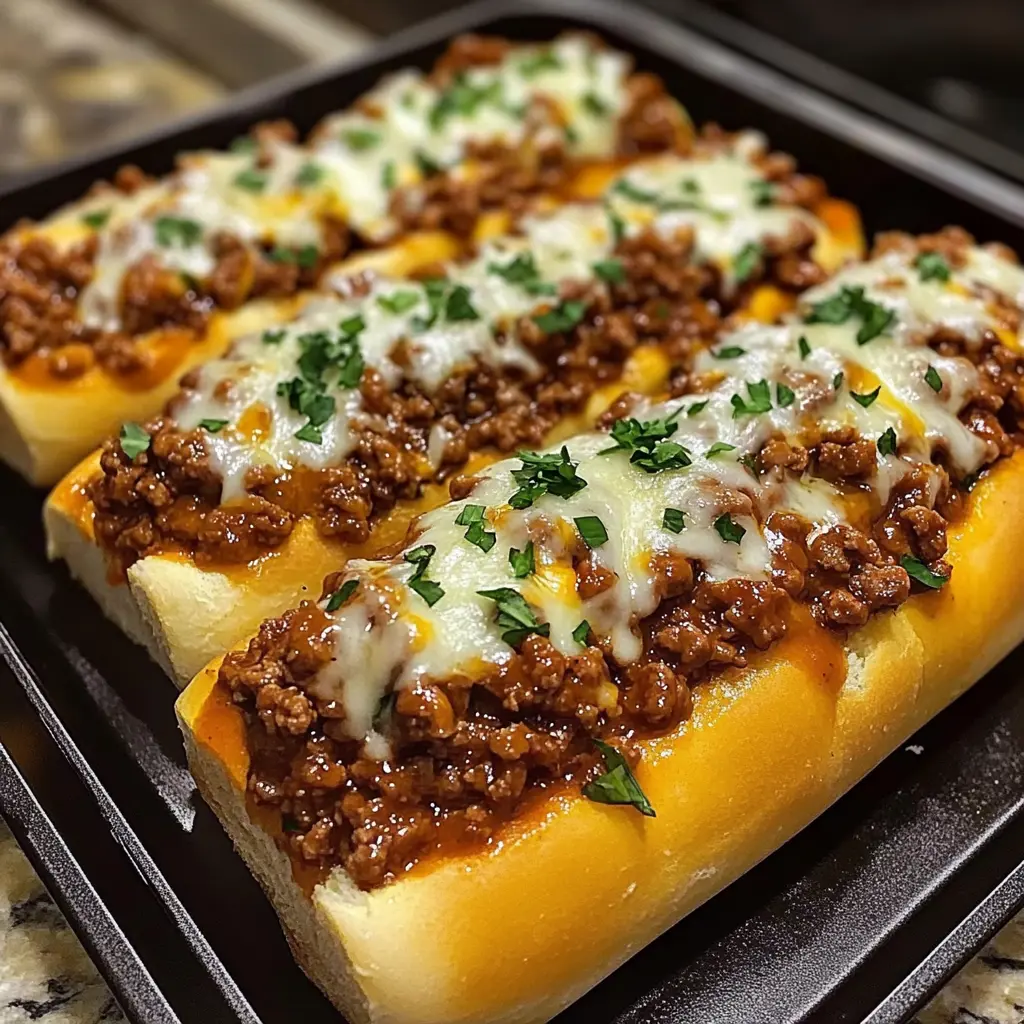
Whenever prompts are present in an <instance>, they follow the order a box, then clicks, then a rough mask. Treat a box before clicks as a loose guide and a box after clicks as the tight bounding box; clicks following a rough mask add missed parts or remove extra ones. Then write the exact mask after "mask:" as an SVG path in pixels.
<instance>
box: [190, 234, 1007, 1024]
mask: <svg viewBox="0 0 1024 1024" xmlns="http://www.w3.org/2000/svg"><path fill="white" fill-rule="evenodd" d="M1022 301H1024V272H1022V271H1021V269H1020V268H1019V267H1018V266H1017V265H1016V263H1015V261H1013V260H1011V258H1010V254H1008V253H1007V252H1005V251H1004V250H1002V249H1000V248H981V247H977V246H975V245H974V244H973V242H972V240H971V239H970V238H969V237H967V236H966V235H964V234H963V233H962V232H959V231H956V230H953V229H948V230H947V231H945V232H943V233H942V234H940V235H935V236H926V237H922V238H919V239H912V238H910V237H908V236H902V235H889V236H883V237H882V238H881V239H880V240H879V243H878V245H877V246H876V250H875V253H874V254H873V257H872V259H870V260H869V261H867V262H864V263H859V264H854V265H852V266H850V267H848V268H846V269H844V270H842V271H840V272H839V273H838V274H836V275H835V276H834V277H832V278H831V279H830V280H828V281H826V282H824V283H823V284H821V285H820V286H818V287H816V288H814V289H811V290H809V291H808V292H806V293H804V294H803V295H802V296H800V298H799V299H798V301H797V304H796V307H795V309H793V311H792V312H791V313H790V314H789V315H788V316H786V317H785V318H784V319H783V321H782V322H781V323H777V324H757V323H745V324H742V325H739V326H735V325H733V326H730V328H729V329H727V330H725V331H723V332H721V333H720V335H719V336H718V337H717V338H716V340H715V343H714V344H713V345H712V346H710V347H708V348H697V347H695V348H694V349H692V350H691V351H690V352H689V353H688V356H687V358H686V359H685V360H684V365H683V366H682V367H681V368H680V369H681V372H679V373H678V374H677V375H676V377H675V379H674V385H673V391H674V394H673V395H672V396H671V397H670V398H668V399H666V400H660V401H659V400H652V399H650V398H642V397H638V396H624V397H623V399H622V400H621V401H620V402H619V403H618V404H617V405H616V406H615V407H614V408H613V409H611V410H609V412H608V414H607V415H606V417H605V420H604V429H603V430H599V431H594V432H590V433H584V434H581V435H578V436H576V437H574V438H570V439H568V440H566V441H565V442H564V443H563V444H560V445H555V446H553V447H550V448H548V449H545V450H541V451H521V452H520V453H518V455H517V456H516V457H514V458H510V459H507V460H505V461H502V462H499V463H495V464H492V465H491V466H489V467H486V468H484V469H482V470H480V471H478V472H475V473H473V474H471V475H469V476H465V477H461V478H459V479H457V480H456V481H454V482H453V485H452V493H453V498H454V499H455V500H453V501H452V502H451V503H449V504H448V505H444V506H441V507H439V508H436V509H433V510H431V511H429V512H427V513H425V514H424V515H422V516H421V517H420V518H419V519H418V520H417V521H415V522H414V523H413V524H412V527H411V530H410V534H409V537H408V538H407V540H406V543H405V545H404V546H402V547H401V548H399V549H396V550H395V552H394V553H393V554H389V555H387V556H385V557H379V558H376V559H360V560H351V561H349V562H348V563H347V565H345V567H344V568H343V569H342V570H341V571H339V572H337V573H335V574H334V575H333V576H331V577H329V578H328V579H327V580H326V581H325V585H324V589H323V594H322V597H321V599H320V600H319V601H316V602H313V601H307V602H304V603H303V604H302V605H300V606H299V607H297V608H295V609H293V610H292V611H290V612H287V613H286V614H284V615H283V616H280V617H278V618H275V619H272V620H270V621H267V622H266V623H264V624H263V626H262V627H261V628H260V630H259V632H258V634H257V635H256V636H255V637H254V638H253V639H252V640H250V642H249V643H248V644H247V645H246V646H244V647H242V648H240V649H238V650H235V651H233V652H231V653H229V654H228V655H226V656H224V657H222V658H219V659H217V660H216V661H215V662H214V663H212V664H211V666H210V667H209V668H208V669H206V670H205V671H204V672H203V673H201V674H200V675H199V676H197V678H196V679H195V680H194V681H193V683H192V684H191V686H190V687H189V688H188V689H187V690H186V692H185V693H184V694H183V695H182V697H181V698H180V699H179V702H178V712H179V718H180V720H181V723H182V728H183V731H184V733H185V738H186V745H187V747H188V750H189V757H190V763H191V766H192V769H193V773H194V774H195V776H196V778H197V780H198V782H199V784H200V788H201V789H202V790H203V792H204V794H205V795H206V797H207V799H208V800H209V801H210V802H211V804H212V806H213V807H214V809H215V810H216V811H217V813H218V814H219V816H220V817H221V820H222V821H223V822H224V824H225V825H226V827H227V828H228V830H229V832H230V834H231V836H232V838H233V839H234V841H235V842H236V844H237V845H238V847H239V849H240V851H241V852H242V854H243V855H244V856H245V857H246V859H247V861H248V863H249V864H250V866H251V867H252V869H253V870H254V872H255V873H256V874H257V876H258V877H259V878H260V880H261V881H262V882H263V884H264V885H265V887H266V888H267V889H268V892H269V893H270V895H271V898H272V899H273V900H274V903H275V906H276V908H277V910H278V912H279V914H280V915H281V918H282V921H283V922H284V925H285V927H286V930H287V931H288V933H289V937H290V939H291V941H292V945H293V949H294V950H295V951H296V954H297V956H298V957H299V959H300V961H301V962H302V964H303V966H304V967H305V968H306V970H307V971H308V972H309V973H310V975H311V976H312V977H313V979H314V980H315V981H316V982H317V983H318V984H319V985H321V987H322V988H324V990H325V991H326V992H327V994H328V995H329V996H330V997H331V998H332V1000H334V1002H335V1003H336V1004H337V1005H338V1006H339V1008H341V1009H342V1010H343V1011H344V1012H345V1013H346V1014H347V1015H348V1017H349V1018H350V1019H352V1020H357V1021H389V1022H397V1021H402V1022H407V1021H408V1022H413V1021H415V1022H419V1024H425V1022H435V1021H436V1022H441V1021H451V1020H461V1021H480V1022H483V1021H488V1022H491V1021H540V1020H546V1019H549V1018H550V1017H551V1016H553V1015H554V1014H555V1013H557V1012H558V1011H559V1010H560V1009H562V1008H563V1007H564V1006H565V1005H567V1004H568V1003H569V1002H570V1001H571V1000H572V999H573V998H575V997H576V996H578V995H579V994H581V993H582V992H583V991H585V990H586V989H587V988H588V987H590V986H591V985H593V984H595V983H596V982H597V981H598V980H600V978H601V977H603V976H604V975H605V974H607V973H608V972H609V971H610V970H612V969H613V968H614V967H615V966H617V965H618V964H619V963H621V962H623V961H624V960H625V959H626V958H628V957H629V956H630V955H631V954H632V953H633V952H635V951H636V950H637V949H638V948H639V947H640V946H642V945H643V944H644V943H646V942H648V941H650V940H651V939H652V938H654V937H655V936H656V935H657V934H658V933H659V932H661V931H662V930H663V929H665V928H666V927H668V926H670V925H671V924H672V923H674V922H675V921H676V920H678V919H679V917H681V916H682V915H683V914H685V913H687V912H688V911H689V910H691V909H693V908H694V907H695V906H696V905H698V904H699V903H700V902H702V901H703V900H705V899H706V898H708V897H709V896H710V895H712V894H713V893H714V892H716V891H718V890H719V889H720V888H722V887H723V886H724V885H726V884H728V883H729V882H730V881H731V880H732V879H733V878H735V877H736V876H737V875H738V874H740V873H741V872H742V871H744V870H746V869H747V868H748V867H750V866H751V865H752V864H753V863H755V862H756V861H757V860H758V859H760V858H761V857H763V856H765V855H766V854H767V853H768V852H770V851H771V850H773V849H774V848H776V847H777V846H778V845H779V844H780V843H781V842H782V841H784V840H785V839H787V838H788V837H789V836H791V835H792V834H793V833H794V832H796V831H797V830H799V829H800V828H801V827H803V825H805V824H806V823H807V822H808V821H809V820H810V819H811V818H812V817H813V816H814V815H816V814H817V813H819V812H820V811H821V810H822V809H824V807H826V806H827V805H828V804H829V803H830V802H832V801H833V800H834V799H836V797H838V796H839V795H840V794H841V793H842V792H844V791H845V790H846V789H847V788H849V786H851V785H852V784H853V783H854V782H855V781H856V780H857V779H858V778H859V777H860V776H861V775H862V774H863V773H864V772H865V771H867V770H868V769H869V768H870V767H872V766H873V765H874V764H875V763H876V762H877V761H878V760H879V759H880V758H882V757H883V756H885V754H887V753H888V752H889V751H891V750H892V749H893V748H894V747H895V746H896V745H898V744H899V743H901V742H902V741H903V740H904V739H905V738H906V737H907V736H908V735H909V734H910V733H911V732H912V731H913V730H914V729H915V728H916V727H918V726H919V725H920V724H921V723H922V722H924V721H925V720H927V718H928V717H930V716H931V715H932V714H934V713H935V712H936V711H937V710H939V709H940V708H941V707H943V706H945V704H947V703H948V702H949V701H950V700H952V699H953V698H954V697H955V696H957V695H958V694H959V693H960V692H962V690H963V689H964V688H966V687H967V686H969V685H970V684H971V683H972V682H973V681H975V680H976V679H977V678H979V677H980V675H981V674H983V673H984V671H986V670H987V669H988V668H989V667H990V666H991V665H992V664H994V663H995V661H997V660H998V659H999V658H1000V657H1002V655H1003V654H1005V653H1006V652H1007V651H1008V650H1009V648H1010V647H1012V646H1013V645H1014V644H1015V643H1017V642H1018V641H1019V640H1020V639H1021V637H1022V636H1024V611H1022V610H1021V609H1022V607H1024V604H1022V599H1024V585H1022V584H1021V583H1020V581H1019V573H1017V572H1016V570H1015V569H1014V568H1012V567H1010V566H1008V565H1007V562H1008V561H1012V560H1008V559H1006V557H1005V551H1006V549H1007V545H1009V544H1010V543H1012V535H1013V533H1014V531H1015V530H1016V522H1017V521H1018V517H1019V516H1020V515H1021V513H1022V512H1024V463H1022V461H1021V456H1020V454H1019V453H1018V452H1017V451H1016V449H1017V439H1018V438H1019V436H1020V433H1019V428H1020V420H1021V417H1022V416H1024V403H1022V401H1021V398H1020V383H1021V380H1022V374H1024V359H1022V358H1021V356H1020V354H1019V340H1020V324H1021V321H1020V313H1021V302H1022ZM593 851H599V853H596V854H595V853H594V852H593ZM599 914H600V915H602V917H601V920H602V924H603V926H602V928H601V929H599V930H598V931H597V933H595V931H594V929H593V928H592V927H591V925H590V922H591V921H592V920H593V919H595V917H596V916H597V915H599ZM439 917H440V918H441V919H442V920H451V921H457V922H458V927H457V928H456V927H452V928H441V929H439V928H438V927H437V922H438V919H439ZM496 965H500V969H498V970H496V969H495V967H496Z"/></svg>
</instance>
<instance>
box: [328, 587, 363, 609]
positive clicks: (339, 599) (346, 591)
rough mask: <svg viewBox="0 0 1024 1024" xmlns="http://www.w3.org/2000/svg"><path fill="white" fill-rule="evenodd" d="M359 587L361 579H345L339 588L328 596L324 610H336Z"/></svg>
mask: <svg viewBox="0 0 1024 1024" xmlns="http://www.w3.org/2000/svg"><path fill="white" fill-rule="evenodd" d="M358 589H359V580H345V582H344V583H342V585H341V586H340V587H338V589H337V590H336V591H335V592H334V593H333V594H331V596H330V597H329V598H327V604H326V605H325V606H324V610H325V611H328V612H336V611H337V610H338V609H339V608H340V607H341V606H342V605H343V604H345V603H346V602H347V601H348V599H349V598H350V597H351V596H352V595H353V594H354V593H355V592H356V591H357V590H358Z"/></svg>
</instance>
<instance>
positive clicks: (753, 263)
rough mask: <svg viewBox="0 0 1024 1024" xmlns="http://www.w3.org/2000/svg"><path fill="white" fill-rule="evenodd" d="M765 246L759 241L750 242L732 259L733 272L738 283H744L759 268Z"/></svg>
mask: <svg viewBox="0 0 1024 1024" xmlns="http://www.w3.org/2000/svg"><path fill="white" fill-rule="evenodd" d="M763 255H764V248H763V247H762V246H761V245H759V244H758V243H757V242H748V243H747V244H746V245H745V246H743V248H742V249H740V251H739V252H738V253H737V254H736V257H735V258H734V259H733V261H732V272H733V276H734V277H735V278H736V281H737V283H739V284H742V283H743V282H744V281H746V280H747V279H748V278H749V277H750V276H751V275H752V274H753V273H754V271H755V270H756V269H757V268H758V266H759V265H760V263H761V257H762V256H763Z"/></svg>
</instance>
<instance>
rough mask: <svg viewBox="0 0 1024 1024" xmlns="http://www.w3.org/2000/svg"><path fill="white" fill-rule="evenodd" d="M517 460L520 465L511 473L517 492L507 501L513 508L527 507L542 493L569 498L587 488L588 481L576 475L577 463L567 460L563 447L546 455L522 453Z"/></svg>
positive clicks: (566, 452)
mask: <svg viewBox="0 0 1024 1024" xmlns="http://www.w3.org/2000/svg"><path fill="white" fill-rule="evenodd" d="M519 459H520V460H521V461H522V463H523V464H522V466H521V467H520V468H519V469H514V470H512V479H513V480H515V482H516V483H517V484H518V485H519V489H518V490H517V491H516V492H515V493H514V494H513V495H512V497H511V498H509V499H508V503H509V504H510V505H511V506H512V507H513V508H517V509H523V508H529V507H530V506H531V505H532V504H533V503H534V502H535V501H536V500H537V499H538V498H539V497H540V496H541V495H542V494H553V495H555V497H556V498H571V497H572V496H573V495H574V494H576V493H578V492H579V491H582V490H583V488H584V487H586V486H587V481H586V480H584V479H583V478H582V477H581V476H579V475H578V474H577V473H576V466H577V463H575V462H573V461H572V459H570V458H569V449H568V448H566V447H565V446H564V445H563V446H562V450H561V451H559V452H549V453H548V454H547V455H540V454H538V453H537V452H527V451H521V452H520V453H519Z"/></svg>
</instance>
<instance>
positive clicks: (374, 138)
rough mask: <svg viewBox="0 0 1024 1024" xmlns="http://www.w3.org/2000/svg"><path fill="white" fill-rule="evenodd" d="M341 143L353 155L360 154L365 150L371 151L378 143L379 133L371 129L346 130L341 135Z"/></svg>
mask: <svg viewBox="0 0 1024 1024" xmlns="http://www.w3.org/2000/svg"><path fill="white" fill-rule="evenodd" d="M341 141H342V142H344V143H345V145H346V146H348V148H349V149H351V150H352V152H353V153H362V152H364V151H365V150H367V149H373V147H374V146H376V145H377V144H378V143H379V142H380V132H375V131H373V129H371V128H347V129H345V131H343V132H342V133H341Z"/></svg>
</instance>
